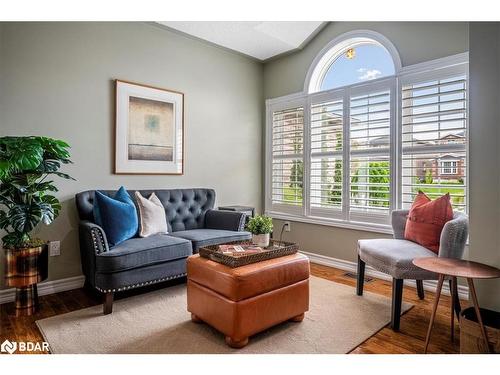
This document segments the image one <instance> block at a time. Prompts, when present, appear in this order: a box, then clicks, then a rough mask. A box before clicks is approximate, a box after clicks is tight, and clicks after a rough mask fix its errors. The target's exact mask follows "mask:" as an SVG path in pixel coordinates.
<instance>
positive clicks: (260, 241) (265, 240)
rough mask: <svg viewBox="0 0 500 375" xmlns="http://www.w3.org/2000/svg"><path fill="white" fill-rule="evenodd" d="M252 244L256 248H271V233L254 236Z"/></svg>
mask: <svg viewBox="0 0 500 375" xmlns="http://www.w3.org/2000/svg"><path fill="white" fill-rule="evenodd" d="M252 243H253V244H254V245H255V246H261V247H266V246H269V233H266V234H252Z"/></svg>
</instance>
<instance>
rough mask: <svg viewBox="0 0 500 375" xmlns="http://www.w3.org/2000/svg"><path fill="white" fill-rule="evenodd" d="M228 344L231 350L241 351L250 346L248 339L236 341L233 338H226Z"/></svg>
mask: <svg viewBox="0 0 500 375" xmlns="http://www.w3.org/2000/svg"><path fill="white" fill-rule="evenodd" d="M226 344H227V345H228V346H230V347H231V348H235V349H241V348H243V347H244V346H246V345H247V344H248V337H246V338H244V339H242V340H234V339H233V338H231V337H229V336H226Z"/></svg>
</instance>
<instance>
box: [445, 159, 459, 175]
mask: <svg viewBox="0 0 500 375" xmlns="http://www.w3.org/2000/svg"><path fill="white" fill-rule="evenodd" d="M457 164H458V162H456V161H448V160H442V161H441V173H442V174H446V175H456V174H457Z"/></svg>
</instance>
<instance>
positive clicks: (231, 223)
mask: <svg viewBox="0 0 500 375" xmlns="http://www.w3.org/2000/svg"><path fill="white" fill-rule="evenodd" d="M245 217H246V215H245V214H244V213H242V212H235V211H222V210H220V211H219V210H208V211H207V213H206V214H205V228H207V229H222V230H233V231H238V232H240V231H243V230H244V227H245Z"/></svg>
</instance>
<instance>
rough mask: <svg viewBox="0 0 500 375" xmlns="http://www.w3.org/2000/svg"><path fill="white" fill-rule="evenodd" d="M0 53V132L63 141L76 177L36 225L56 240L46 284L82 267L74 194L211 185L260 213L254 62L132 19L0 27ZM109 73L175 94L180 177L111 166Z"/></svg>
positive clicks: (259, 105)
mask: <svg viewBox="0 0 500 375" xmlns="http://www.w3.org/2000/svg"><path fill="white" fill-rule="evenodd" d="M0 56H1V58H0V64H1V65H0V127H1V131H0V134H1V135H32V134H36V135H46V136H49V137H55V138H61V139H64V140H66V141H68V142H69V143H70V144H71V146H72V149H71V153H72V159H73V161H74V163H75V164H74V165H72V166H69V167H67V168H65V172H67V173H70V174H71V175H72V176H74V177H75V178H76V180H77V181H76V182H70V181H58V185H59V187H60V192H59V198H60V199H61V200H62V202H63V209H62V213H61V215H60V217H59V218H58V219H57V220H56V222H55V223H54V225H52V226H50V227H43V226H41V227H40V231H39V236H40V237H42V238H44V239H48V240H61V255H60V256H57V257H51V258H50V264H49V270H50V271H49V279H50V280H55V279H60V278H66V277H71V276H76V275H80V274H81V266H80V255H79V247H78V233H77V231H78V217H77V213H76V208H75V202H74V194H75V193H77V192H79V191H83V190H89V189H96V188H99V189H116V188H118V187H119V186H120V185H125V186H126V187H127V188H130V189H140V188H146V189H147V188H177V187H210V188H214V189H215V190H216V192H217V203H218V204H219V205H223V204H248V205H252V206H256V207H257V209H260V207H261V206H260V203H261V199H262V189H261V187H262V185H263V183H262V173H261V171H262V160H261V154H260V153H259V152H258V150H260V149H261V147H262V137H263V135H262V128H263V126H262V113H263V110H264V108H263V98H262V92H263V91H262V90H263V84H262V76H263V74H262V69H263V68H262V64H260V63H258V62H256V61H254V60H252V59H249V58H246V57H243V56H241V55H239V54H236V53H232V52H229V51H227V50H224V49H222V48H217V47H214V46H212V45H209V44H207V43H203V42H201V41H198V40H194V39H192V38H188V37H185V36H182V35H180V34H177V33H174V32H171V31H168V30H165V29H161V28H159V27H156V26H153V25H150V24H146V23H140V22H127V23H87V22H85V23H56V22H49V23H32V22H27V23H0ZM116 78H119V79H123V80H128V81H134V82H138V83H143V84H149V85H153V86H157V87H164V88H168V89H173V90H177V91H181V92H183V93H184V94H185V174H184V175H183V176H140V175H135V176H126V175H114V174H113V173H112V171H113V161H114V154H113V147H114V146H113V145H114V135H113V131H114V83H113V80H114V79H116ZM2 256H3V252H2V251H0V267H3V259H1V257H2ZM0 274H2V272H1V269H0ZM2 285H3V277H0V287H1V286H2Z"/></svg>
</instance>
